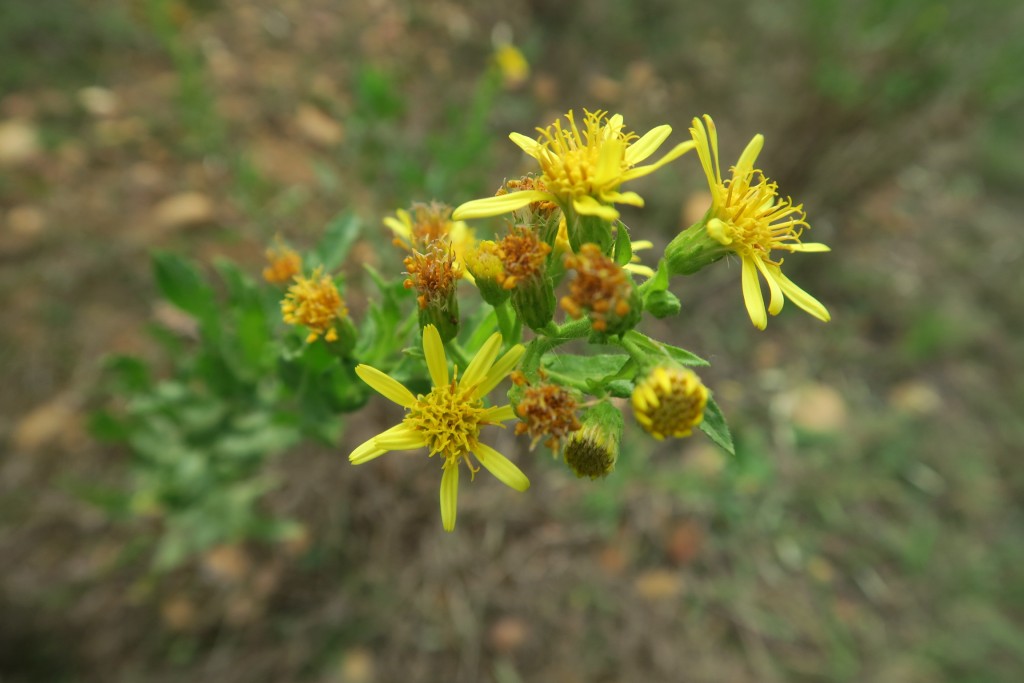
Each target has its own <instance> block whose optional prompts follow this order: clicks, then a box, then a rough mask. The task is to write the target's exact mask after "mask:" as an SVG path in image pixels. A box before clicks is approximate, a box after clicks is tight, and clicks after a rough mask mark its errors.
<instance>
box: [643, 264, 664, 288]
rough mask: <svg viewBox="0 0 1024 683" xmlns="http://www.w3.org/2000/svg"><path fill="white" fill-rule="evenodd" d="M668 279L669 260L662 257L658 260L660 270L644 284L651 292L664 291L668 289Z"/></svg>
mask: <svg viewBox="0 0 1024 683" xmlns="http://www.w3.org/2000/svg"><path fill="white" fill-rule="evenodd" d="M668 279H669V278H668V261H666V260H665V259H661V260H659V261H658V270H657V271H655V273H654V277H653V278H651V280H650V281H649V282H646V283H644V284H645V285H646V287H647V291H649V292H664V291H665V290H666V289H668Z"/></svg>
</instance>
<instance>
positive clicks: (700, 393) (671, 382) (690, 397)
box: [633, 366, 708, 441]
mask: <svg viewBox="0 0 1024 683" xmlns="http://www.w3.org/2000/svg"><path fill="white" fill-rule="evenodd" d="M707 402H708V389H707V387H705V386H704V384H703V382H701V381H700V377H698V376H697V373H695V372H694V371H693V370H690V369H688V368H682V367H665V366H658V367H656V368H654V369H653V370H651V371H650V372H649V373H648V374H647V376H646V377H644V378H643V379H642V380H640V381H639V382H637V384H636V388H635V389H633V414H634V415H635V416H636V421H637V422H639V423H640V426H641V427H643V428H644V429H645V430H646V431H647V432H648V433H650V435H651V436H653V437H654V438H655V439H658V440H659V441H660V440H662V439H664V438H665V437H666V436H674V437H684V436H689V435H690V433H691V432H692V431H693V428H694V427H696V426H697V425H699V424H700V423H701V421H703V420H704V407H705V406H706V405H707Z"/></svg>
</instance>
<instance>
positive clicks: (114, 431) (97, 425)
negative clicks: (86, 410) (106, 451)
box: [89, 410, 131, 442]
mask: <svg viewBox="0 0 1024 683" xmlns="http://www.w3.org/2000/svg"><path fill="white" fill-rule="evenodd" d="M89 433H90V434H92V435H93V436H94V437H95V438H96V439H98V440H100V441H107V442H118V441H124V440H125V439H127V438H128V435H129V434H131V427H129V426H128V424H127V423H126V422H125V421H124V420H120V419H118V418H117V417H115V416H114V415H112V414H111V413H109V412H107V411H106V410H97V411H96V412H94V413H93V414H92V415H90V416H89Z"/></svg>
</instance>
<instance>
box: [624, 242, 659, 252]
mask: <svg viewBox="0 0 1024 683" xmlns="http://www.w3.org/2000/svg"><path fill="white" fill-rule="evenodd" d="M629 246H630V248H631V249H632V250H633V251H634V252H638V251H640V250H641V249H651V248H653V247H654V242H652V241H650V240H633V241H632V242H630V244H629Z"/></svg>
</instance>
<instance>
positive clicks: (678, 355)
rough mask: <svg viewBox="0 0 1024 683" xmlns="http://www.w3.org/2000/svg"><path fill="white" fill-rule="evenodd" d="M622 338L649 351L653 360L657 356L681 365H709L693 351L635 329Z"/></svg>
mask: <svg viewBox="0 0 1024 683" xmlns="http://www.w3.org/2000/svg"><path fill="white" fill-rule="evenodd" d="M623 338H624V339H626V340H627V341H629V342H631V343H632V344H635V345H636V346H638V347H640V348H641V349H642V350H644V351H647V352H649V353H650V354H651V356H652V357H653V359H654V360H656V359H657V358H658V357H668V358H670V359H671V360H674V361H675V362H677V363H679V364H681V365H692V366H695V367H706V366H708V365H711V364H710V363H708V362H707V361H706V360H704V359H703V358H701V357H700V356H698V355H697V354H695V353H691V352H690V351H687V350H686V349H681V348H679V347H678V346H672V345H671V344H666V343H664V342H659V341H654V340H653V339H651V338H650V337H648V336H647V335H645V334H641V333H640V332H637V331H636V330H630V331H629V332H627V333H626V334H625V335H624V337H623Z"/></svg>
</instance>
